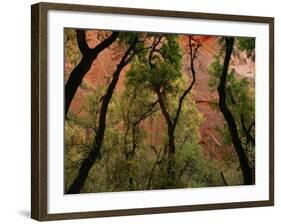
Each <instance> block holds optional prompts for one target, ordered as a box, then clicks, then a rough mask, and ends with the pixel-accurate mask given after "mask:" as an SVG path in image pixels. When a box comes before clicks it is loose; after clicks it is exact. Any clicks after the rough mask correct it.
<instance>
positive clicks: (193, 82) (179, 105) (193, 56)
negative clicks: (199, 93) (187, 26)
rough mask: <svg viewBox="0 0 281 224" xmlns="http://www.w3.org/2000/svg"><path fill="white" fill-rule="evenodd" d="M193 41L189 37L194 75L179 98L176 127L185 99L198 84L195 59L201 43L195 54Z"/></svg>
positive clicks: (191, 68) (191, 66) (175, 119)
mask: <svg viewBox="0 0 281 224" xmlns="http://www.w3.org/2000/svg"><path fill="white" fill-rule="evenodd" d="M191 40H192V37H191V36H189V58H190V70H191V74H192V81H191V83H190V84H189V86H188V87H187V89H186V90H185V91H184V92H183V94H182V95H181V96H180V98H179V104H178V108H177V110H176V115H175V118H174V122H173V125H174V126H176V125H177V122H178V119H179V116H180V112H181V110H182V104H183V101H184V99H185V97H186V96H187V94H188V93H189V92H190V91H191V90H192V88H193V86H194V84H195V82H196V72H195V68H194V59H195V56H196V54H197V51H198V49H199V47H200V46H201V45H200V44H199V43H197V45H196V46H195V49H194V52H193V49H192V41H191Z"/></svg>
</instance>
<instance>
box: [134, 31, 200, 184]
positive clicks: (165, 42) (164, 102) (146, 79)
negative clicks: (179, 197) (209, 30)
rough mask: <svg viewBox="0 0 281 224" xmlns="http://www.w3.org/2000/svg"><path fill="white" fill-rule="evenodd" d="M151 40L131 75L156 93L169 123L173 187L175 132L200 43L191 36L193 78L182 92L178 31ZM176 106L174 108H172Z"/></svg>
mask: <svg viewBox="0 0 281 224" xmlns="http://www.w3.org/2000/svg"><path fill="white" fill-rule="evenodd" d="M151 41H152V47H151V48H150V49H149V51H148V52H147V55H146V56H145V57H143V58H140V59H139V60H138V61H136V62H135V63H134V64H133V66H132V68H131V71H130V72H131V73H129V76H132V77H133V79H134V80H135V81H137V82H143V83H146V84H147V87H148V88H150V89H151V90H152V91H153V92H154V93H155V94H156V96H157V99H158V103H159V106H160V110H161V112H162V115H163V117H164V119H165V122H166V125H167V134H168V164H167V172H168V180H167V183H168V185H167V186H166V187H172V186H173V185H174V182H175V153H176V146H175V136H174V135H175V130H176V126H177V124H178V121H179V117H180V114H181V111H182V107H183V103H184V100H185V98H186V96H187V95H188V94H189V93H190V92H191V90H192V88H193V86H194V84H195V80H196V75H195V74H196V72H195V68H194V60H195V59H196V54H197V51H198V49H199V47H200V43H198V42H196V41H192V37H191V36H190V37H189V44H188V46H189V60H190V71H191V76H192V81H191V82H190V83H189V84H188V85H186V87H185V88H184V89H183V91H182V92H181V93H180V92H178V89H182V88H178V87H179V83H177V82H178V80H179V79H181V78H182V70H181V69H182V65H181V60H182V56H181V52H180V48H179V45H178V43H177V35H163V34H159V35H155V36H153V37H152V40H151ZM138 74H142V76H141V77H136V76H137V75H138ZM187 79H188V78H187V77H186V80H187ZM169 97H170V98H171V97H172V98H174V97H177V98H178V102H177V105H176V106H174V107H171V105H169ZM174 108H175V110H173V109H174ZM169 109H171V111H169Z"/></svg>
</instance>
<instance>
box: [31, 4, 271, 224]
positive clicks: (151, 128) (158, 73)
mask: <svg viewBox="0 0 281 224" xmlns="http://www.w3.org/2000/svg"><path fill="white" fill-rule="evenodd" d="M31 25H32V34H31V37H32V49H31V52H32V54H31V55H32V66H31V70H32V74H31V75H32V169H31V170H32V189H31V190H32V200H31V201H32V208H31V216H32V218H34V219H36V220H40V221H44V220H57V219H74V218H89V217H106V216H122V215H138V214H153V213H166V212H185V211H197V210H211V209H223V208H242V207H255V206H272V205H273V204H274V104H273V103H274V19H273V18H270V17H253V16H240V15H222V14H208V13H195V12H180V11H161V10H148V9H133V8H115V7H102V6H89V5H70V4H56V3H38V4H35V5H32V24H31Z"/></svg>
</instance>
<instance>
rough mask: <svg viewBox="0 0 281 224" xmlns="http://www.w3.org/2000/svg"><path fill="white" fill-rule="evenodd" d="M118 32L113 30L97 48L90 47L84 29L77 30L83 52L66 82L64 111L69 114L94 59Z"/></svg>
mask: <svg viewBox="0 0 281 224" xmlns="http://www.w3.org/2000/svg"><path fill="white" fill-rule="evenodd" d="M118 34H119V33H118V32H113V33H112V34H111V35H110V36H109V37H108V38H106V39H105V40H103V41H102V42H101V43H99V44H98V45H97V46H96V47H95V48H92V49H91V48H89V47H88V44H87V42H86V39H85V31H84V30H76V36H77V42H78V47H79V50H80V52H81V54H82V59H81V61H80V63H79V64H78V65H77V66H76V67H75V68H74V69H73V71H72V72H71V73H70V76H69V79H68V80H67V83H66V84H65V105H64V113H65V115H67V113H68V110H69V107H70V104H71V102H72V99H73V97H74V95H75V93H76V91H77V89H78V87H79V85H80V84H81V83H82V80H83V78H84V76H85V75H86V73H87V72H88V71H89V69H90V68H91V65H92V63H93V61H94V60H95V59H96V58H97V56H98V55H99V53H101V52H102V51H103V50H104V49H105V48H107V47H109V46H110V45H111V44H112V43H113V42H114V41H115V40H116V39H117V37H118Z"/></svg>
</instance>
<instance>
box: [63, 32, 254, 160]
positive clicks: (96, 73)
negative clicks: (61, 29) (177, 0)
mask: <svg viewBox="0 0 281 224" xmlns="http://www.w3.org/2000/svg"><path fill="white" fill-rule="evenodd" d="M98 38H99V37H98V35H97V33H96V32H94V31H88V32H87V42H88V45H89V46H90V47H91V48H92V47H94V46H96V45H97V44H98V43H99V42H100V40H99V39H98ZM193 38H194V41H197V42H200V44H201V47H200V48H199V50H198V54H197V60H196V83H195V86H194V88H193V92H192V94H193V97H194V99H195V102H196V105H197V107H198V110H199V111H200V112H201V113H202V115H203V117H204V122H203V124H202V126H201V128H200V136H201V140H200V142H199V144H201V145H202V147H203V148H204V151H205V154H206V156H207V157H209V158H210V159H217V160H220V159H221V158H222V157H224V156H227V155H228V156H229V155H231V154H232V153H233V148H232V146H227V145H225V144H224V142H223V137H222V134H221V133H220V131H219V130H220V129H221V128H223V127H224V126H225V121H224V118H223V116H222V114H221V113H220V111H218V110H216V109H214V108H215V107H217V106H218V105H217V102H218V94H217V91H216V90H215V91H212V90H211V88H210V87H209V86H208V82H209V80H210V76H209V74H208V66H209V65H210V63H211V62H212V60H213V57H214V55H218V54H219V51H220V46H219V43H218V39H219V38H218V37H216V36H193ZM179 44H180V45H181V47H182V50H183V64H184V71H185V72H188V65H189V64H188V63H189V62H188V46H187V44H188V36H187V35H182V36H181V37H180V39H179ZM119 60H120V49H119V48H117V47H116V45H114V44H113V45H111V46H110V47H109V48H108V49H105V50H104V51H103V52H101V53H100V55H99V56H98V58H97V59H96V60H95V62H94V63H93V65H92V67H91V69H90V70H89V71H88V73H87V74H86V76H85V78H84V82H85V83H86V84H87V86H89V88H91V89H93V90H94V89H95V88H96V86H98V85H103V84H106V83H108V81H109V80H110V77H111V74H112V73H113V71H114V68H115V66H116V64H118V61H119ZM235 60H236V62H237V60H238V62H239V63H238V64H239V66H236V67H234V66H233V65H232V67H231V68H233V69H235V71H236V72H237V73H238V74H239V75H241V76H247V77H249V78H252V79H254V73H255V71H254V68H255V64H254V62H252V61H249V60H248V59H247V57H246V55H244V54H242V55H235V56H234V57H233V59H232V61H235ZM236 64H237V63H236ZM129 66H130V65H128V66H127V67H125V69H123V71H122V73H121V75H120V78H119V82H118V85H117V88H116V91H123V89H124V76H125V73H126V71H127V70H128V68H129ZM65 69H69V63H68V62H67V60H66V64H65ZM87 91H89V90H85V89H83V88H79V89H78V91H77V93H76V95H75V97H74V99H73V102H72V104H71V107H70V110H71V111H72V112H74V113H79V112H80V111H81V102H82V101H83V99H84V96H85V94H87ZM157 123H158V122H157ZM161 123H162V122H160V124H157V126H156V124H154V126H153V125H152V124H151V126H150V129H151V131H152V132H155V133H157V132H158V134H157V135H155V136H156V137H157V136H159V131H160V132H161V131H163V128H164V127H163V126H164V125H163V123H162V124H161Z"/></svg>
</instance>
